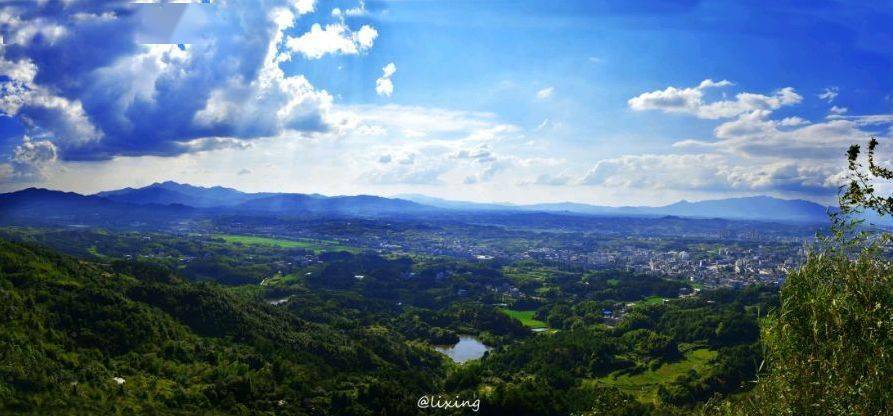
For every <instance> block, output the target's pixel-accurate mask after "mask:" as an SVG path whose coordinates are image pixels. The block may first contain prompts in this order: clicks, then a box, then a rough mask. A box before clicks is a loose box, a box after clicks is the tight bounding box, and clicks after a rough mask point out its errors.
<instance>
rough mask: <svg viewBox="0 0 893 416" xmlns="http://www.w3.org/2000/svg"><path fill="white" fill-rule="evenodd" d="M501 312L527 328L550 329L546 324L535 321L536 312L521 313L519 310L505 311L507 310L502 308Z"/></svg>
mask: <svg viewBox="0 0 893 416" xmlns="http://www.w3.org/2000/svg"><path fill="white" fill-rule="evenodd" d="M499 310H500V311H501V312H502V313H504V314H506V315H508V316H509V317H511V318H515V319H517V320H519V321H521V323H522V324H524V326H526V327H528V328H548V327H549V326H548V325H546V323H545V322H543V321H540V320H536V319H533V315H534V314H535V313H536V311H519V310H514V309H505V308H500V309H499Z"/></svg>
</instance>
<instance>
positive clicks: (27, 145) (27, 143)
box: [0, 136, 58, 182]
mask: <svg viewBox="0 0 893 416" xmlns="http://www.w3.org/2000/svg"><path fill="white" fill-rule="evenodd" d="M57 154H58V151H57V149H56V145H54V144H53V142H51V141H49V140H34V139H32V138H31V137H28V136H24V137H23V138H22V143H21V144H20V145H18V146H16V147H15V148H14V149H13V152H12V156H11V157H10V163H9V164H2V165H0V178H3V179H5V180H7V181H8V180H14V181H20V182H21V181H25V182H27V181H35V180H42V179H43V178H44V175H45V173H46V170H47V168H48V167H50V166H52V165H53V164H55V163H56V160H57Z"/></svg>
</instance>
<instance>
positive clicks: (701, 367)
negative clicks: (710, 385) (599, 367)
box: [587, 348, 718, 403]
mask: <svg viewBox="0 0 893 416" xmlns="http://www.w3.org/2000/svg"><path fill="white" fill-rule="evenodd" d="M717 354H718V353H717V352H716V351H714V350H711V349H707V348H699V349H694V350H691V351H688V352H686V353H685V359H684V360H682V361H678V362H674V363H665V364H663V365H661V366H660V367H658V368H657V369H656V370H646V371H644V372H641V373H638V374H632V375H630V374H623V373H621V372H614V373H611V374H609V375H607V376H605V377H602V378H598V379H594V380H588V381H587V383H589V384H591V385H597V386H607V387H616V388H618V389H620V390H621V391H623V392H625V393H629V394H632V395H633V396H635V397H636V399H638V400H639V401H641V402H644V403H651V402H656V401H657V389H658V387H660V385H661V384H664V383H668V382H670V381H673V380H675V379H676V378H677V377H679V376H681V375H683V374H686V373H688V371H689V370H695V371H697V372H699V373H703V372H704V371H705V370H706V369H707V368H708V366H709V362H710V361H711V360H713V359H714V358H716V356H717Z"/></svg>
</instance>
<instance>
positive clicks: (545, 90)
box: [536, 87, 555, 100]
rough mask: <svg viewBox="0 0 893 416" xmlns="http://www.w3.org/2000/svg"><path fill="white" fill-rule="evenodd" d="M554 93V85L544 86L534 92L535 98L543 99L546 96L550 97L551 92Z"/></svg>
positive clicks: (546, 97)
mask: <svg viewBox="0 0 893 416" xmlns="http://www.w3.org/2000/svg"><path fill="white" fill-rule="evenodd" d="M554 93H555V87H546V88H543V89H541V90H539V91H537V92H536V98H539V99H540V100H545V99H548V98H552V94H554Z"/></svg>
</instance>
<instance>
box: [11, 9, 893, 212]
mask: <svg viewBox="0 0 893 416" xmlns="http://www.w3.org/2000/svg"><path fill="white" fill-rule="evenodd" d="M159 16H162V17H163V18H159ZM891 18H893V3H891V2H871V3H870V4H861V3H860V4H854V3H849V2H847V3H845V2H832V1H789V2H784V1H777V2H771V3H765V4H757V2H747V1H712V2H699V1H691V0H687V1H676V2H672V1H639V2H629V1H601V2H598V1H580V2H575V1H561V2H551V1H450V2H439V1H421V0H420V1H412V0H401V1H396V0H395V1H372V0H369V1H365V2H362V1H358V0H350V1H336V2H331V1H323V0H317V1H313V0H263V1H260V2H254V1H251V2H249V1H232V0H230V1H215V2H211V4H199V5H145V4H140V5H134V4H130V3H127V2H120V3H117V2H89V1H80V2H54V1H46V2H31V1H22V2H9V3H6V4H4V5H3V6H0V33H2V34H3V37H4V44H3V46H2V49H0V84H2V89H0V93H2V94H3V96H2V100H0V114H4V116H0V187H2V188H3V189H5V190H11V189H18V188H22V187H25V186H45V187H50V188H59V189H66V190H75V191H79V192H95V191H98V190H104V189H111V188H116V187H123V186H140V185H146V184H149V183H152V182H155V181H160V180H177V181H182V182H189V183H195V184H200V185H225V186H232V187H236V188H240V189H245V190H251V191H294V192H319V193H323V194H358V193H370V194H382V195H397V194H401V193H422V194H428V195H433V196H440V197H445V198H453V199H467V200H478V201H510V202H517V203H524V202H546V201H577V202H588V203H598V204H610V205H627V204H662V203H669V202H673V201H676V200H678V199H683V198H685V199H707V198H720V197H728V196H742V195H756V194H768V195H774V196H778V197H784V198H806V199H812V200H817V201H823V202H829V201H831V200H832V199H833V197H834V195H835V192H836V187H837V186H838V185H839V184H840V181H841V179H842V170H843V168H844V164H843V154H844V151H845V149H846V147H847V146H848V145H849V144H850V143H856V142H864V141H866V140H867V139H868V137H869V136H871V135H875V136H878V137H879V138H880V139H881V142H882V150H883V143H884V142H885V141H886V139H888V138H889V136H890V133H891V123H893V77H891V76H890V74H891V73H893V71H891V69H893V68H891V64H893V29H891V28H890V27H889V26H890V25H889V22H890V21H891ZM159 19H160V20H159ZM166 22H167V23H166ZM168 29H172V31H171V30H168ZM882 156H884V157H886V155H884V154H883V153H882Z"/></svg>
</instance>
